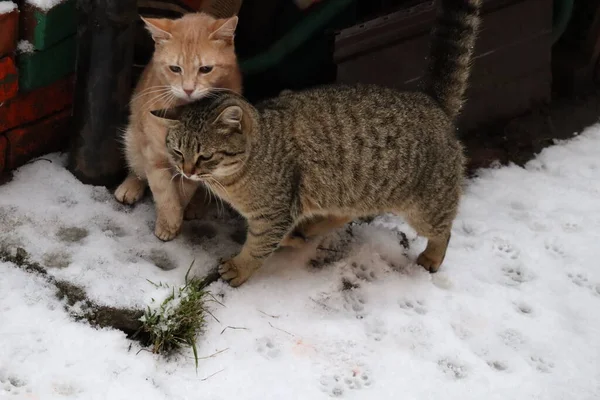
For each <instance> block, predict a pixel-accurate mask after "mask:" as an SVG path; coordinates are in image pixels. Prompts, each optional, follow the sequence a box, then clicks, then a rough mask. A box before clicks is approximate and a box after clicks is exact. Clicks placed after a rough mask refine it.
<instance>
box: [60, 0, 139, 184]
mask: <svg viewBox="0 0 600 400" xmlns="http://www.w3.org/2000/svg"><path fill="white" fill-rule="evenodd" d="M77 12H78V29H77V80H76V87H75V99H74V109H73V114H74V118H73V124H74V126H73V134H72V135H73V136H72V138H71V149H70V158H69V169H70V170H71V172H72V173H73V174H74V175H75V176H76V177H77V178H78V179H79V180H81V181H82V182H84V183H86V184H93V185H106V186H112V185H115V184H117V183H119V180H120V179H122V177H123V174H124V162H123V157H122V151H121V145H120V143H119V142H120V136H121V131H122V129H123V128H125V125H126V123H127V113H128V103H129V99H130V95H131V76H132V64H133V49H134V24H135V21H136V19H137V18H138V15H137V4H136V0H77Z"/></svg>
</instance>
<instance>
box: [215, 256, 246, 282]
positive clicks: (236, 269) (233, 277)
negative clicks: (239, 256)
mask: <svg viewBox="0 0 600 400" xmlns="http://www.w3.org/2000/svg"><path fill="white" fill-rule="evenodd" d="M219 274H220V275H221V278H222V279H223V280H224V281H226V282H227V283H229V285H230V286H232V287H238V286H240V285H241V284H242V283H244V282H246V281H247V280H248V278H250V276H251V275H252V271H251V270H249V269H248V268H243V267H240V266H238V265H236V264H235V263H234V261H233V259H231V260H227V261H224V262H223V263H221V265H219Z"/></svg>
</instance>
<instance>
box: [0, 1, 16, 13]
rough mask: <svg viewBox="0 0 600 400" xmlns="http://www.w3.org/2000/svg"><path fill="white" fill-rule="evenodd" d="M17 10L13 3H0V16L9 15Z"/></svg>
mask: <svg viewBox="0 0 600 400" xmlns="http://www.w3.org/2000/svg"><path fill="white" fill-rule="evenodd" d="M16 9H17V4H16V3H13V2H12V1H0V14H8V13H10V12H12V11H13V10H16Z"/></svg>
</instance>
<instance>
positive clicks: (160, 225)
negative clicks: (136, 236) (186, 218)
mask: <svg viewBox="0 0 600 400" xmlns="http://www.w3.org/2000/svg"><path fill="white" fill-rule="evenodd" d="M180 229H181V223H179V224H172V223H171V224H170V223H168V222H167V221H163V220H160V219H159V220H157V221H156V225H155V226H154V234H155V235H156V237H157V238H159V239H160V240H162V241H163V242H168V241H169V240H173V239H175V237H176V236H177V235H178V234H179V230H180Z"/></svg>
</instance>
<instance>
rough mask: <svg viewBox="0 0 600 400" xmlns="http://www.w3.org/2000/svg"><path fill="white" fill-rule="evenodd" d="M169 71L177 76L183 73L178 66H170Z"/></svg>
mask: <svg viewBox="0 0 600 400" xmlns="http://www.w3.org/2000/svg"><path fill="white" fill-rule="evenodd" d="M169 69H170V70H171V71H172V72H175V73H176V74H178V73H180V72H181V67H178V66H177V65H169Z"/></svg>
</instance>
